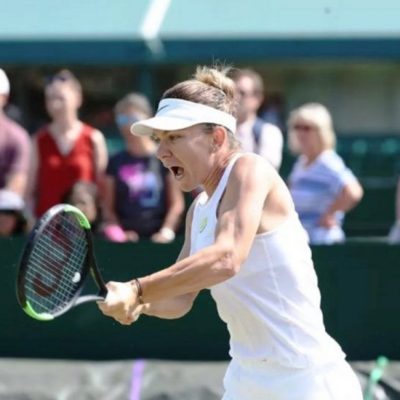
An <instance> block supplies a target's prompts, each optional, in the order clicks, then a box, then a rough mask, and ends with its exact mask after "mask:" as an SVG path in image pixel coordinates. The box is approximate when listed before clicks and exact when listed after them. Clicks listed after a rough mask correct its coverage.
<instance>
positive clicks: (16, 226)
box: [0, 189, 30, 237]
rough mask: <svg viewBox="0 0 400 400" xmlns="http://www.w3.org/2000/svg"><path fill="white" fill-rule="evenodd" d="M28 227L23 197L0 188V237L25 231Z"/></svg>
mask: <svg viewBox="0 0 400 400" xmlns="http://www.w3.org/2000/svg"><path fill="white" fill-rule="evenodd" d="M29 228H30V224H29V222H28V218H27V215H26V212H25V202H24V200H23V198H22V197H21V196H20V195H19V194H17V193H15V192H13V191H11V190H7V189H0V237H9V236H13V235H20V234H24V233H27V231H28V229H29Z"/></svg>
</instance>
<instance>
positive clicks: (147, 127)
mask: <svg viewBox="0 0 400 400" xmlns="http://www.w3.org/2000/svg"><path fill="white" fill-rule="evenodd" d="M204 123H210V124H216V125H221V126H224V127H225V128H227V129H229V130H230V131H231V132H233V133H235V131H236V119H235V117H234V116H233V115H231V114H228V113H226V112H224V111H220V110H217V109H216V108H213V107H209V106H206V105H204V104H199V103H194V102H192V101H187V100H181V99H163V100H161V101H160V104H159V105H158V109H157V113H156V115H155V117H153V118H149V119H145V120H142V121H139V122H135V123H134V124H133V125H132V126H131V132H132V133H133V134H134V135H137V136H151V135H152V134H153V133H154V130H159V131H177V130H180V129H185V128H189V127H190V126H193V125H197V124H204Z"/></svg>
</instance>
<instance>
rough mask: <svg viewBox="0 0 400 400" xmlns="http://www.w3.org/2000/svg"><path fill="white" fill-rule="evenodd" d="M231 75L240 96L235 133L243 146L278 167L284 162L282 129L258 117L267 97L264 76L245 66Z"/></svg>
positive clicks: (238, 96) (247, 150)
mask: <svg viewBox="0 0 400 400" xmlns="http://www.w3.org/2000/svg"><path fill="white" fill-rule="evenodd" d="M232 78H233V80H234V82H235V84H236V89H237V98H238V113H237V118H238V120H237V121H238V124H237V130H236V133H237V136H238V138H239V140H240V142H241V144H242V149H243V150H244V151H246V152H254V153H257V154H259V155H260V156H262V157H264V158H265V159H267V160H268V161H269V162H270V163H271V164H272V166H273V167H274V168H275V169H277V170H279V167H280V166H281V162H282V149H283V135H282V132H281V130H280V129H279V128H278V127H277V126H276V125H273V124H271V123H269V122H266V121H264V120H263V119H261V118H259V117H257V111H258V109H259V108H260V106H261V103H262V102H263V97H264V84H263V81H262V78H261V76H260V75H259V74H258V73H257V72H255V71H253V70H250V69H243V70H235V72H234V73H233V74H232Z"/></svg>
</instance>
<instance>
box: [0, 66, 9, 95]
mask: <svg viewBox="0 0 400 400" xmlns="http://www.w3.org/2000/svg"><path fill="white" fill-rule="evenodd" d="M9 93H10V81H9V80H8V78H7V75H6V73H5V72H4V70H3V69H1V68H0V94H9Z"/></svg>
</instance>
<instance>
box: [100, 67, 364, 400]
mask: <svg viewBox="0 0 400 400" xmlns="http://www.w3.org/2000/svg"><path fill="white" fill-rule="evenodd" d="M235 115H236V101H235V85H234V83H233V81H232V80H231V79H229V78H228V77H227V76H226V73H225V71H220V70H217V69H214V68H205V67H204V68H199V69H198V71H197V73H196V75H195V76H194V78H193V79H191V80H188V81H184V82H181V83H178V84H177V85H175V86H173V87H172V88H170V89H168V90H167V91H166V92H165V93H164V95H163V98H162V100H161V102H160V104H159V106H158V110H157V113H156V116H155V117H154V118H150V119H147V120H143V121H139V122H136V123H134V124H133V126H132V128H131V129H132V132H133V133H134V134H135V135H139V136H153V137H154V138H155V139H156V140H157V142H158V143H159V145H158V150H157V155H158V157H159V159H160V160H161V161H162V163H163V164H164V165H165V166H166V167H167V168H168V169H169V170H170V171H171V173H172V174H173V175H174V179H175V180H176V182H177V183H178V185H179V186H180V188H181V189H182V190H184V191H191V190H193V189H194V188H195V187H197V186H198V185H201V186H202V187H203V189H204V191H203V192H202V193H201V194H200V195H199V196H198V197H197V198H196V199H195V200H194V202H193V204H192V206H191V207H190V209H189V211H188V214H187V219H186V236H185V241H184V244H183V247H182V250H181V253H180V255H179V257H178V261H177V262H176V263H174V264H173V265H171V266H169V267H167V268H165V269H163V270H160V271H158V272H155V273H153V274H151V275H147V276H142V277H140V278H134V279H132V280H131V281H128V282H109V283H108V284H107V287H108V291H109V292H108V295H107V298H106V299H105V301H104V302H99V307H100V309H101V310H102V312H103V313H104V314H105V315H108V316H110V317H113V318H114V319H115V320H117V321H118V322H120V323H121V324H131V323H132V322H134V321H135V320H137V318H138V317H139V316H140V314H147V315H150V316H155V317H159V318H168V319H173V318H179V317H182V316H183V315H185V314H186V313H188V312H189V311H190V309H191V307H192V305H193V302H194V300H195V298H196V296H197V295H198V293H199V291H201V290H203V289H210V290H211V295H212V297H213V298H214V300H215V302H216V304H217V308H218V313H219V315H220V317H221V319H222V320H223V321H224V322H225V323H226V324H227V326H228V331H229V334H230V356H231V357H232V361H231V363H230V365H229V367H228V370H227V373H226V375H225V379H224V386H225V394H224V397H223V399H224V400H261V399H263V400H264V399H271V400H272V399H273V400H328V399H330V400H344V399H352V400H361V399H362V395H361V390H360V385H359V383H358V381H357V378H356V377H355V375H354V373H353V372H352V370H351V368H350V366H349V365H348V364H347V363H346V362H345V360H344V357H345V356H344V354H343V352H342V350H341V349H340V347H339V345H338V344H337V343H336V342H335V341H334V340H333V339H332V338H331V337H330V336H329V335H328V334H327V333H326V331H325V327H324V324H323V318H322V312H321V309H320V293H319V290H318V286H317V278H316V274H315V271H314V267H313V263H312V259H311V251H310V248H309V246H308V244H307V238H306V235H305V232H304V229H303V228H302V226H301V224H300V221H299V219H298V217H297V214H296V212H295V209H294V206H293V202H292V199H291V196H290V193H289V191H288V189H287V187H286V185H285V184H284V182H283V180H282V179H281V178H280V176H279V174H278V173H277V171H276V170H275V169H274V168H273V167H272V166H271V164H270V163H269V162H268V161H266V160H265V159H264V158H262V157H261V156H259V155H256V154H253V153H242V152H241V151H240V148H239V147H240V146H239V144H238V140H237V138H236V136H235V130H236V118H235ZM204 323H205V324H207V321H204ZM191 340H193V338H191Z"/></svg>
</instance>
